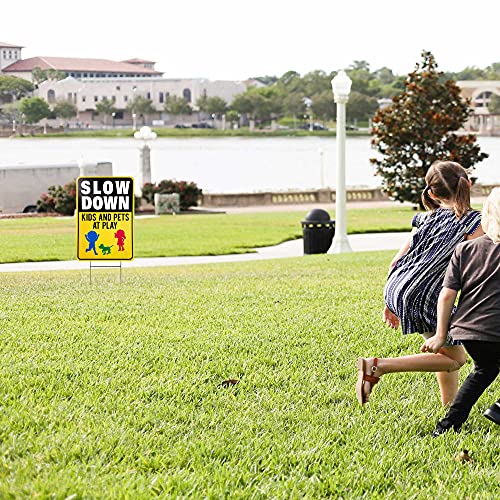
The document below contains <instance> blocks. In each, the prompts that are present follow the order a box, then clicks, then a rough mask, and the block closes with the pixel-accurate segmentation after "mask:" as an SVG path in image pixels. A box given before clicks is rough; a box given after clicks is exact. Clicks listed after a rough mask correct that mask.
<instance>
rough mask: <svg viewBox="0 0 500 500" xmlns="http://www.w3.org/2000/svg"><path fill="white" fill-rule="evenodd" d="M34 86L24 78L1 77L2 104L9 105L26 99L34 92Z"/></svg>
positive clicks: (0, 93)
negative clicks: (23, 98)
mask: <svg viewBox="0 0 500 500" xmlns="http://www.w3.org/2000/svg"><path fill="white" fill-rule="evenodd" d="M34 88H35V87H34V85H33V84H32V83H31V82H29V81H28V80H25V79H24V78H17V77H16V76H10V75H7V76H4V75H1V76H0V104H1V103H9V102H13V101H15V100H18V99H21V98H22V97H26V96H27V95H29V94H30V93H31V92H33V90H34Z"/></svg>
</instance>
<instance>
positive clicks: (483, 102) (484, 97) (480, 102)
mask: <svg viewBox="0 0 500 500" xmlns="http://www.w3.org/2000/svg"><path fill="white" fill-rule="evenodd" d="M491 94H492V93H491V92H489V91H486V92H481V93H480V94H479V95H478V96H477V97H476V98H475V99H474V103H475V105H476V108H485V107H487V106H488V104H489V103H490V100H491Z"/></svg>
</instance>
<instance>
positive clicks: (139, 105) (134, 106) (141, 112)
mask: <svg viewBox="0 0 500 500" xmlns="http://www.w3.org/2000/svg"><path fill="white" fill-rule="evenodd" d="M127 110H128V111H129V112H130V113H135V114H136V115H138V116H142V123H143V124H145V123H146V120H147V117H148V116H149V115H151V114H153V113H154V112H155V111H156V110H155V108H154V107H153V101H152V100H151V99H147V98H146V97H143V96H141V95H138V96H137V97H136V98H135V99H134V100H133V101H130V102H129V103H128V105H127Z"/></svg>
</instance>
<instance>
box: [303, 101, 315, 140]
mask: <svg viewBox="0 0 500 500" xmlns="http://www.w3.org/2000/svg"><path fill="white" fill-rule="evenodd" d="M302 100H303V102H304V104H305V105H306V108H307V114H308V115H309V131H310V132H312V131H313V119H312V103H313V102H312V99H310V98H309V97H304V98H303V99H302Z"/></svg>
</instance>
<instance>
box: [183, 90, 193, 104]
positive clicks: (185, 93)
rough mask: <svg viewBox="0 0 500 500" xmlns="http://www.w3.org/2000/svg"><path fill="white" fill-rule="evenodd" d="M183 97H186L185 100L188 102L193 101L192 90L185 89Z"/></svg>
mask: <svg viewBox="0 0 500 500" xmlns="http://www.w3.org/2000/svg"><path fill="white" fill-rule="evenodd" d="M182 97H184V100H186V101H187V102H191V90H189V89H184V90H183V91H182Z"/></svg>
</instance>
